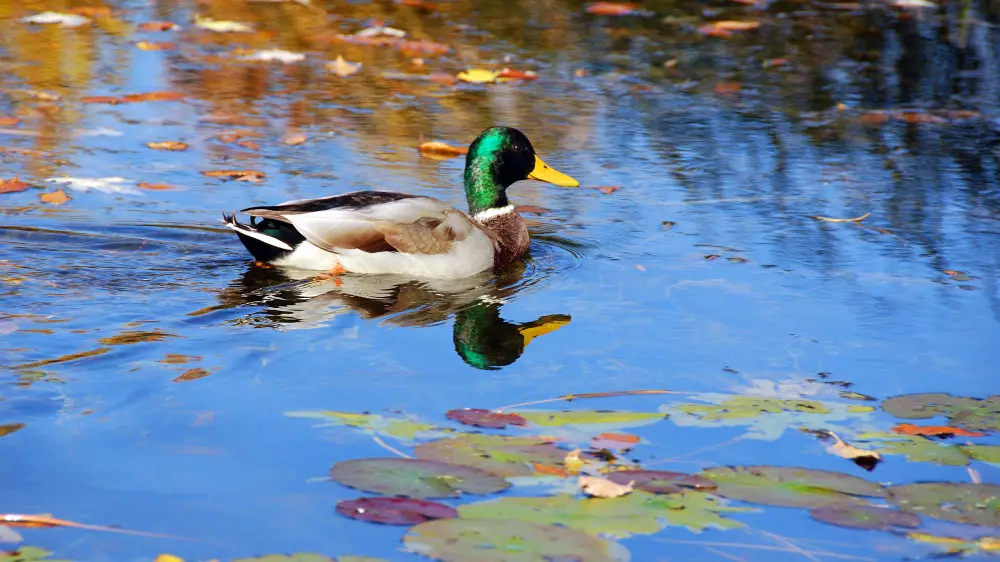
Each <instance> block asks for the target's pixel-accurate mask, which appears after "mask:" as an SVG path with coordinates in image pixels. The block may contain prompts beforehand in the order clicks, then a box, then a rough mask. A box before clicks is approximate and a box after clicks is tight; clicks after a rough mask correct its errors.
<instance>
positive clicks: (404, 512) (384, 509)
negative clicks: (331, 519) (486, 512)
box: [337, 497, 458, 525]
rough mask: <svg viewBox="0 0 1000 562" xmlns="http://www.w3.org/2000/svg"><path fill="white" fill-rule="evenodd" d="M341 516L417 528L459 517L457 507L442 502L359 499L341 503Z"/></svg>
mask: <svg viewBox="0 0 1000 562" xmlns="http://www.w3.org/2000/svg"><path fill="white" fill-rule="evenodd" d="M337 513H339V514H341V515H343V516H344V517H350V518H351V519H359V520H361V521H370V522H372V523H383V524H385V525H416V524H418V523H423V522H424V521H430V520H432V519H453V518H455V517H458V512H457V511H455V509H454V508H452V507H450V506H447V505H444V504H442V503H437V502H432V501H427V500H417V499H411V498H382V497H376V498H357V499H354V500H344V501H341V502H339V503H337Z"/></svg>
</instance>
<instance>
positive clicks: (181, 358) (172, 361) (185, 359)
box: [160, 353, 201, 365]
mask: <svg viewBox="0 0 1000 562" xmlns="http://www.w3.org/2000/svg"><path fill="white" fill-rule="evenodd" d="M200 360H201V357H199V356H197V355H182V354H180V353H168V354H166V355H164V356H163V359H160V363H166V364H168V365H183V364H184V363H189V362H191V361H200Z"/></svg>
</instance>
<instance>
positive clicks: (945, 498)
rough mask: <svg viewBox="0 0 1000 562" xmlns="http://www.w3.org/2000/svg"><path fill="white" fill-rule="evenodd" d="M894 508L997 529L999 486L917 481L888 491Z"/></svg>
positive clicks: (999, 508) (999, 519)
mask: <svg viewBox="0 0 1000 562" xmlns="http://www.w3.org/2000/svg"><path fill="white" fill-rule="evenodd" d="M886 499H888V500H889V502H891V503H892V504H893V505H895V506H896V507H898V508H900V509H903V510H906V511H910V512H913V513H917V514H919V515H925V516H927V517H933V518H935V519H943V520H945V521H953V522H955V523H966V524H969V525H982V526H1000V485H996V484H967V483H953V482H918V483H916V484H903V485H901V486H892V487H891V488H889V496H888V498H886Z"/></svg>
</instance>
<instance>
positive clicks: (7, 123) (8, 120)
mask: <svg viewBox="0 0 1000 562" xmlns="http://www.w3.org/2000/svg"><path fill="white" fill-rule="evenodd" d="M19 124H21V119H20V118H19V117H14V116H12V115H11V116H8V115H0V127H13V126H15V125H19Z"/></svg>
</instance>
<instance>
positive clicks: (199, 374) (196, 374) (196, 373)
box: [173, 367, 212, 382]
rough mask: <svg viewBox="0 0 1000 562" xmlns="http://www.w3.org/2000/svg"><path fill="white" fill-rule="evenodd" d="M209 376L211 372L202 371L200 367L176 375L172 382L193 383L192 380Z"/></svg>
mask: <svg viewBox="0 0 1000 562" xmlns="http://www.w3.org/2000/svg"><path fill="white" fill-rule="evenodd" d="M211 374H212V371H209V370H208V369H202V368H201V367H197V368H194V369H188V370H187V371H184V372H183V373H181V374H180V375H178V376H177V377H176V378H174V380H173V382H187V381H193V380H197V379H201V378H205V377H207V376H209V375H211Z"/></svg>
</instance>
